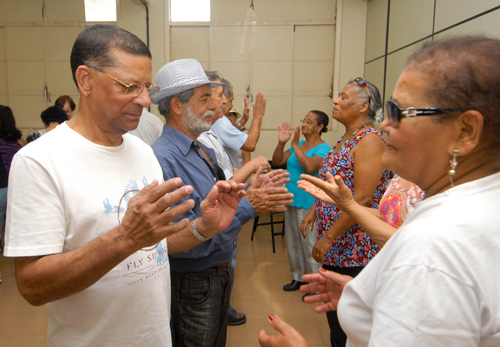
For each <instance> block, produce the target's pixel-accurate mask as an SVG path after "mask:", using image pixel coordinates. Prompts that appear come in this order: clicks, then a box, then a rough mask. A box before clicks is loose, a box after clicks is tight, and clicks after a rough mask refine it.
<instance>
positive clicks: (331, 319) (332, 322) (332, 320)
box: [322, 264, 365, 347]
mask: <svg viewBox="0 0 500 347" xmlns="http://www.w3.org/2000/svg"><path fill="white" fill-rule="evenodd" d="M322 268H323V269H325V270H328V271H334V272H338V273H339V274H341V275H347V276H351V277H356V276H357V275H358V274H359V273H360V272H361V270H363V269H364V268H365V267H364V266H357V267H337V266H332V265H325V264H323V265H322ZM326 318H327V319H328V325H329V326H330V344H331V345H332V347H345V344H346V342H347V336H346V334H345V333H344V331H343V330H342V327H341V326H340V323H339V318H338V317H337V311H329V312H327V313H326Z"/></svg>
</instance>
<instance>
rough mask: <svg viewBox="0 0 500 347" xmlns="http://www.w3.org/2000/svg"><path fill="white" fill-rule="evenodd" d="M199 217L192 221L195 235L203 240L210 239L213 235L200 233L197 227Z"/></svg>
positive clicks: (192, 229)
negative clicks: (207, 235) (206, 235)
mask: <svg viewBox="0 0 500 347" xmlns="http://www.w3.org/2000/svg"><path fill="white" fill-rule="evenodd" d="M198 218H199V217H198ZM198 218H196V219H195V220H193V222H192V223H191V231H192V232H193V235H194V237H196V238H197V239H198V240H200V241H201V242H204V241H208V240H210V239H211V238H212V237H205V236H203V235H202V234H200V232H199V231H198V230H197V229H196V221H197V220H198Z"/></svg>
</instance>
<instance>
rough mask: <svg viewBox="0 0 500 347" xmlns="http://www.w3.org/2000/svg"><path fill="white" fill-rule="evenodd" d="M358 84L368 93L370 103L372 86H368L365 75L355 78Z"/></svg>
mask: <svg viewBox="0 0 500 347" xmlns="http://www.w3.org/2000/svg"><path fill="white" fill-rule="evenodd" d="M353 82H354V83H356V84H357V85H358V86H360V87H361V88H363V90H364V91H365V92H366V94H368V104H370V103H371V101H372V97H371V96H370V88H368V84H366V80H365V79H364V78H363V77H358V78H355V79H354V80H353Z"/></svg>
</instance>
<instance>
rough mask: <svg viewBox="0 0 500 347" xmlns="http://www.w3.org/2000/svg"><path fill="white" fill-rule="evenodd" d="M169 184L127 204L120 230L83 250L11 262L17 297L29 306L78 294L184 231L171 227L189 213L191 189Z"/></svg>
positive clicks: (175, 181) (176, 180)
mask: <svg viewBox="0 0 500 347" xmlns="http://www.w3.org/2000/svg"><path fill="white" fill-rule="evenodd" d="M181 183H182V180H181V179H180V178H173V179H171V180H168V181H166V182H164V183H162V184H160V185H158V182H157V181H156V180H155V181H153V183H151V184H150V185H149V186H147V187H145V188H143V189H142V190H141V191H139V192H138V193H137V194H136V195H135V196H133V197H132V198H131V199H130V202H129V204H128V208H127V210H126V212H125V215H124V218H123V221H122V223H121V224H120V225H118V226H117V227H115V228H113V229H112V230H110V231H108V232H106V230H103V231H102V235H101V236H99V237H97V238H96V239H94V240H92V241H91V242H89V243H88V244H86V245H85V246H82V247H80V248H77V249H74V250H71V251H69V252H65V253H57V254H51V255H45V256H34V257H17V258H15V266H16V280H17V285H18V288H19V291H20V293H21V294H22V296H23V297H24V298H25V299H26V300H27V301H28V302H29V303H30V304H32V305H43V304H45V303H48V302H51V301H55V300H59V299H62V298H65V297H67V296H70V295H72V294H75V293H78V292H80V291H82V290H84V289H86V288H88V287H89V286H91V285H92V284H94V283H95V282H97V281H98V280H99V279H100V278H101V277H103V276H104V275H105V274H106V273H108V272H109V271H110V270H111V269H113V268H114V267H115V266H116V265H118V264H119V263H120V262H122V261H123V260H124V259H126V258H127V257H128V256H130V255H131V254H133V253H135V252H137V251H139V250H140V249H142V248H145V247H151V246H153V245H155V244H157V243H158V242H160V241H161V240H163V239H164V238H166V237H169V236H171V235H174V234H176V233H178V232H179V231H181V230H183V229H185V228H186V227H187V226H188V221H187V220H186V219H183V220H181V221H179V222H177V223H173V222H172V221H173V220H174V219H175V218H177V217H179V216H181V215H182V214H184V213H185V212H187V211H188V210H190V209H191V208H193V206H194V201H193V200H187V201H185V202H183V203H181V204H179V205H177V206H175V207H172V208H170V206H172V205H173V204H175V203H176V202H178V201H180V200H181V199H183V198H185V197H187V196H188V195H189V194H191V193H192V191H193V188H192V187H191V186H184V187H182V188H180V189H176V188H177V187H179V186H180V185H181Z"/></svg>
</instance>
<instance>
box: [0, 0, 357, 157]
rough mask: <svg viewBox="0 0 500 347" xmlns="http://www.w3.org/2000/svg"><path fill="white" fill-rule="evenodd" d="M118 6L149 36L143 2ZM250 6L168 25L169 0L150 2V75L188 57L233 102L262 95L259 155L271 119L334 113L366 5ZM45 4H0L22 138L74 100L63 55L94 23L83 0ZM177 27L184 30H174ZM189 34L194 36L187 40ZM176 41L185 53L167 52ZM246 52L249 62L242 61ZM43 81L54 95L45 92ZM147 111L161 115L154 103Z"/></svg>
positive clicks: (270, 140) (271, 141)
mask: <svg viewBox="0 0 500 347" xmlns="http://www.w3.org/2000/svg"><path fill="white" fill-rule="evenodd" d="M117 3H118V20H117V22H116V24H117V25H118V26H120V27H123V28H125V29H127V30H129V31H131V32H133V33H134V34H136V35H137V36H139V37H140V38H141V39H142V40H143V41H145V42H146V21H145V17H146V12H145V8H144V6H142V5H136V4H135V3H134V2H132V1H130V0H121V1H118V2H117ZM254 5H255V8H254V11H251V10H250V9H249V5H248V4H247V2H246V1H240V0H238V1H235V0H212V21H211V22H210V23H208V24H206V25H197V24H196V25H190V24H189V23H188V24H186V23H184V24H181V25H171V23H169V21H168V18H169V0H152V1H151V5H150V6H149V20H150V49H151V52H152V55H153V75H154V74H155V73H156V72H157V71H158V70H159V69H160V68H161V66H163V64H164V63H166V62H168V61H170V60H171V59H177V58H180V57H185V56H190V57H195V58H198V59H199V60H200V61H202V64H203V65H204V67H205V68H207V69H208V68H210V69H217V70H220V71H221V72H222V73H223V74H224V75H225V76H226V77H228V79H230V80H231V81H232V82H233V84H234V87H235V94H236V97H237V100H236V105H237V106H238V107H239V108H242V107H243V96H244V95H245V94H246V90H247V88H248V86H251V91H252V94H254V95H255V94H256V93H257V92H258V91H262V92H265V93H267V96H269V97H268V99H269V102H268V114H266V119H265V122H264V130H263V133H262V137H261V141H260V142H259V145H258V148H257V151H256V155H257V154H259V155H265V156H266V157H268V158H270V157H271V155H272V152H273V150H274V147H275V145H276V138H277V131H276V130H275V129H276V128H277V125H279V124H281V122H283V121H291V122H292V124H293V125H296V124H298V120H300V119H301V118H303V116H304V115H305V114H306V112H307V111H308V110H310V109H313V108H316V109H321V110H324V111H325V112H327V114H331V108H332V100H331V99H330V97H329V94H330V88H331V86H332V77H333V76H335V79H334V81H335V85H334V95H336V94H337V93H338V91H339V88H342V86H343V84H345V83H346V81H347V80H348V79H349V78H351V77H354V76H359V75H363V69H364V65H363V63H364V61H363V57H364V56H365V53H364V47H365V34H364V33H365V31H366V30H365V22H366V20H365V18H366V11H367V10H366V6H367V2H366V0H365V1H364V0H339V1H333V0H274V1H259V0H255V1H254ZM41 7H42V2H40V1H39V0H18V1H15V2H13V1H10V0H0V103H2V104H7V105H9V106H11V107H12V108H13V109H14V112H15V115H16V119H17V121H18V125H19V126H20V127H21V128H22V130H23V132H24V133H25V135H26V134H27V133H29V132H31V131H32V130H33V129H39V128H41V126H42V124H41V121H40V119H39V114H40V112H41V110H43V109H44V108H46V107H47V106H49V105H52V104H53V102H54V100H55V98H57V97H58V96H59V95H61V94H69V95H71V96H72V97H73V99H74V100H75V101H76V103H77V104H78V92H77V90H76V88H75V87H74V84H73V81H72V79H71V72H70V68H69V53H70V50H71V46H72V44H73V41H74V39H75V38H76V35H78V33H79V32H80V31H81V30H83V29H84V28H85V27H86V26H88V25H91V24H92V23H86V22H85V21H84V7H83V0H65V1H61V0H45V18H44V17H42V15H41V13H42V11H41V10H42V8H41ZM337 11H339V12H338V13H339V16H338V17H339V18H340V17H342V18H345V20H344V21H343V22H342V27H341V30H340V31H339V32H338V33H337V32H336V27H335V23H336V19H337V18H336V17H337V16H336V14H337ZM245 21H247V22H249V23H247V24H248V25H245ZM250 22H252V23H250ZM352 23H356V25H353V24H352ZM190 31H191V33H189V32H190ZM179 32H182V35H176V33H179ZM186 33H188V34H187V36H190V37H191V39H189V40H185V39H183V35H186ZM193 37H196V38H197V40H198V41H193V40H192V38H193ZM231 37H233V38H232V39H231ZM242 37H243V38H246V41H244V40H242V39H241V38H242ZM248 39H251V41H248ZM241 42H247V43H250V45H251V46H252V49H248V47H247V48H245V47H243V48H242V47H241ZM238 44H240V46H238ZM179 46H181V47H183V51H182V52H179V50H177V51H176V52H171V49H172V47H179ZM245 54H248V55H250V58H249V59H246V60H245V59H241V55H245ZM334 61H335V64H334ZM45 85H47V86H48V90H49V92H50V93H51V96H52V99H51V100H45V98H44V87H45ZM152 112H153V113H155V114H157V115H158V112H157V108H156V107H155V106H153V107H152ZM330 128H331V129H333V131H331V132H329V133H327V134H326V135H324V136H325V140H326V141H327V142H328V143H329V144H330V145H332V144H333V143H334V142H335V141H337V140H338V139H339V138H340V136H341V135H342V134H343V130H344V129H343V128H341V129H339V127H338V126H337V125H336V124H331V126H330Z"/></svg>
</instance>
